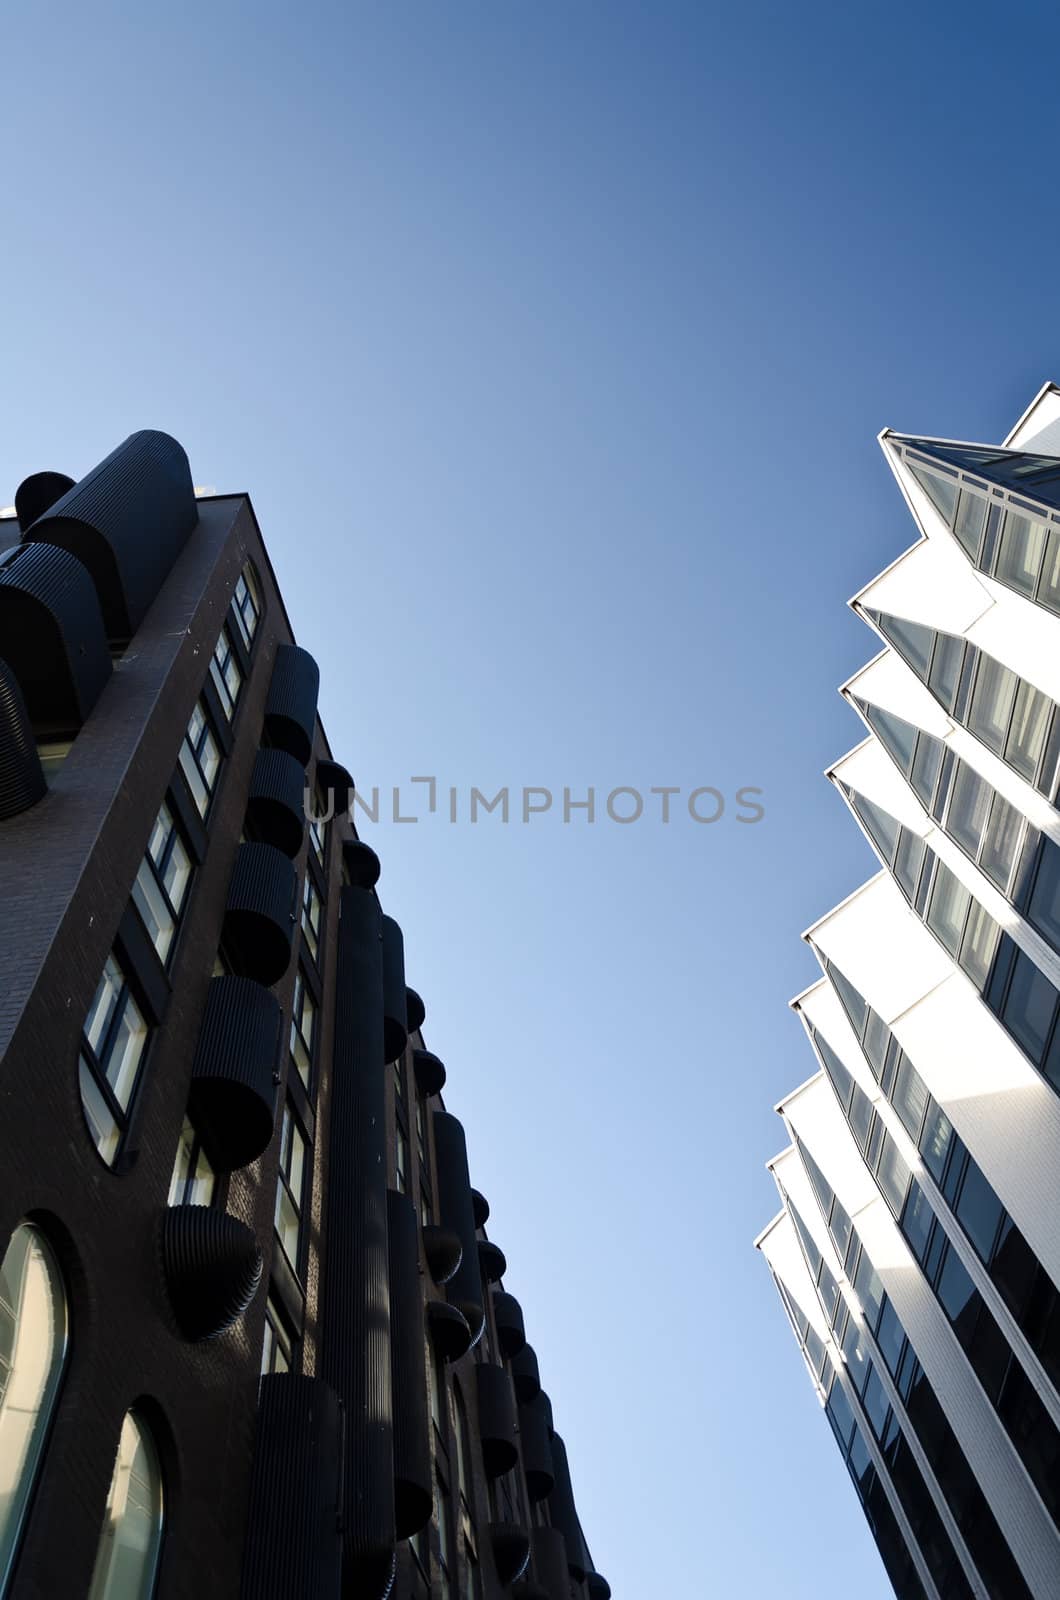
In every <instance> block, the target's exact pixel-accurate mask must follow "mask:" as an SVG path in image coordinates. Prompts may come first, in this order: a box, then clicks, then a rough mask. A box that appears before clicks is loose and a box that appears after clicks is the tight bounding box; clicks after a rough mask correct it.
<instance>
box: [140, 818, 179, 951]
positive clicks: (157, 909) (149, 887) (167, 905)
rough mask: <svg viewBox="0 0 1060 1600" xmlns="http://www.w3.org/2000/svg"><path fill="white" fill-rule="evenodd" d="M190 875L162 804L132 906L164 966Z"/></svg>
mask: <svg viewBox="0 0 1060 1600" xmlns="http://www.w3.org/2000/svg"><path fill="white" fill-rule="evenodd" d="M191 872H192V867H191V856H190V855H189V854H188V850H187V846H186V845H185V843H184V840H183V838H182V837H181V834H180V830H179V829H178V827H177V824H176V822H175V820H174V817H173V813H172V812H171V811H170V809H169V806H168V804H167V803H166V802H165V801H163V802H162V808H161V810H160V811H159V813H158V816H157V818H156V820H155V825H154V827H153V828H152V830H151V837H150V839H149V840H148V842H147V852H146V854H145V855H144V858H143V860H142V861H141V863H140V870H139V871H138V872H137V874H136V882H135V883H134V884H133V891H132V898H133V903H134V905H135V906H136V909H137V911H138V912H139V913H140V917H141V919H142V921H143V925H144V927H145V928H146V929H147V934H148V937H149V938H150V940H151V943H152V944H153V945H154V947H155V949H156V951H157V952H158V957H159V960H160V961H163V962H164V961H166V960H167V958H168V956H169V953H170V950H171V948H172V944H173V935H174V934H175V932H176V929H177V924H178V922H179V921H180V914H181V912H182V911H183V909H184V902H185V900H186V898H187V894H188V888H189V886H190V884H191Z"/></svg>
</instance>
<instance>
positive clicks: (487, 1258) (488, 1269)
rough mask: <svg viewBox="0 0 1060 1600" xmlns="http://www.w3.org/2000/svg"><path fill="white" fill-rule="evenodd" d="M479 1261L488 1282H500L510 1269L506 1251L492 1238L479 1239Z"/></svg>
mask: <svg viewBox="0 0 1060 1600" xmlns="http://www.w3.org/2000/svg"><path fill="white" fill-rule="evenodd" d="M478 1262H479V1267H480V1269H481V1272H482V1276H483V1277H484V1278H485V1280H486V1282H487V1283H500V1281H501V1279H502V1278H503V1277H504V1274H505V1273H506V1272H507V1270H508V1262H507V1259H506V1258H505V1254H504V1251H503V1250H502V1249H501V1248H500V1246H499V1245H495V1244H494V1243H493V1240H492V1239H480V1240H479V1241H478Z"/></svg>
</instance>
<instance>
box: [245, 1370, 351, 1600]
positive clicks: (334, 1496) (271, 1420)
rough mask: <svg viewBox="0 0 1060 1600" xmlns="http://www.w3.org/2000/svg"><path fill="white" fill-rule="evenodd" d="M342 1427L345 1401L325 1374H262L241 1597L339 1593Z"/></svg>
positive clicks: (268, 1599)
mask: <svg viewBox="0 0 1060 1600" xmlns="http://www.w3.org/2000/svg"><path fill="white" fill-rule="evenodd" d="M342 1434H343V1417H342V1406H341V1404H340V1403H339V1398H338V1395H337V1394H336V1393H335V1391H334V1390H333V1389H331V1388H329V1387H328V1385H327V1384H326V1383H324V1382H323V1380H322V1379H320V1378H306V1377H301V1376H298V1375H296V1374H295V1373H292V1372H284V1373H270V1374H269V1375H267V1376H266V1377H264V1378H262V1380H261V1385H260V1388H259V1390H258V1422H257V1441H256V1444H255V1449H254V1473H253V1479H252V1482H251V1491H250V1514H249V1517H248V1519H247V1533H246V1541H245V1544H244V1547H243V1583H242V1596H243V1600H291V1597H292V1596H293V1595H312V1596H313V1597H314V1600H339V1596H340V1595H341V1592H342V1538H341V1534H340V1531H339V1529H340V1516H341V1511H342V1494H341V1485H342Z"/></svg>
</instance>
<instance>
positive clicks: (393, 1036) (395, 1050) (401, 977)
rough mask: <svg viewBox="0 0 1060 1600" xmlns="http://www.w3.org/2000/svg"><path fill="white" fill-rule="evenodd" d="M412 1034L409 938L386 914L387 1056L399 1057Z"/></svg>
mask: <svg viewBox="0 0 1060 1600" xmlns="http://www.w3.org/2000/svg"><path fill="white" fill-rule="evenodd" d="M408 1038H409V1024H408V1007H407V1004H406V1000H405V939H404V935H403V934H402V932H401V928H400V926H399V925H398V923H396V922H395V921H394V919H393V917H386V916H384V918H383V1059H384V1061H387V1062H390V1061H396V1060H397V1059H398V1057H399V1056H400V1055H402V1054H403V1052H404V1049H405V1046H406V1044H407V1043H408Z"/></svg>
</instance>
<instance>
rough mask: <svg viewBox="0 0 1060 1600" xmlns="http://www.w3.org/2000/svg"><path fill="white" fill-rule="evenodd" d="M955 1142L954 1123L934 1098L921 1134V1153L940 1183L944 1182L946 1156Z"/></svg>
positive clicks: (929, 1169) (925, 1163) (926, 1164)
mask: <svg viewBox="0 0 1060 1600" xmlns="http://www.w3.org/2000/svg"><path fill="white" fill-rule="evenodd" d="M952 1142H953V1123H952V1122H951V1121H950V1119H949V1117H948V1116H947V1115H946V1113H945V1111H943V1109H942V1107H941V1106H940V1105H938V1104H937V1103H936V1102H935V1101H934V1100H933V1101H932V1102H931V1108H930V1110H929V1111H928V1116H927V1121H926V1123H925V1125H924V1131H923V1133H922V1134H921V1136H920V1154H921V1155H922V1156H923V1158H924V1165H925V1166H926V1167H927V1169H928V1171H929V1172H930V1173H931V1176H932V1177H933V1178H934V1180H935V1182H936V1183H938V1184H941V1183H942V1177H943V1172H944V1171H945V1167H946V1157H947V1155H948V1154H949V1150H950V1145H951V1144H952Z"/></svg>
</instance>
